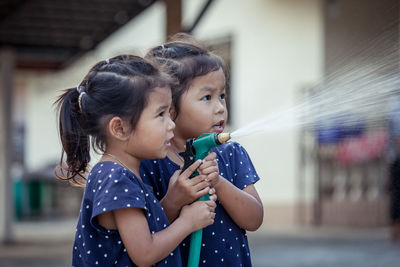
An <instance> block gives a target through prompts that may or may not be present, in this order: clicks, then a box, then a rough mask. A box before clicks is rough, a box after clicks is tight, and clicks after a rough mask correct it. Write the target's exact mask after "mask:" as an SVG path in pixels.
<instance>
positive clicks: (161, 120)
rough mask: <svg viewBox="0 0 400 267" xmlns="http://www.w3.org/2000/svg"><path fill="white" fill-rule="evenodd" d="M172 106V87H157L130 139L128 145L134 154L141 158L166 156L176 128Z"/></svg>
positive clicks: (151, 94) (150, 96)
mask: <svg viewBox="0 0 400 267" xmlns="http://www.w3.org/2000/svg"><path fill="white" fill-rule="evenodd" d="M170 108H171V90H170V88H169V87H163V88H159V87H158V88H155V89H154V91H153V92H152V93H150V95H149V96H148V103H147V106H146V107H145V109H144V110H143V112H142V114H141V116H140V118H139V121H138V123H137V124H136V127H135V129H134V130H133V132H132V134H131V137H130V139H129V143H128V147H129V150H130V151H133V152H132V153H131V154H133V156H135V157H136V158H140V159H143V158H148V159H155V158H164V157H166V155H167V150H168V147H169V146H170V145H171V143H170V141H171V139H172V138H173V137H174V134H173V130H174V128H175V123H174V122H173V121H172V120H171V117H170Z"/></svg>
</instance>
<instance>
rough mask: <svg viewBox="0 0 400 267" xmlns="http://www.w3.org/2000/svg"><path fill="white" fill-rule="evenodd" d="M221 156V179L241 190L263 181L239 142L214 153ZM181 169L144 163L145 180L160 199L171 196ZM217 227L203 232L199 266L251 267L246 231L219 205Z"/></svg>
mask: <svg viewBox="0 0 400 267" xmlns="http://www.w3.org/2000/svg"><path fill="white" fill-rule="evenodd" d="M212 151H213V152H215V153H216V154H217V161H218V166H219V171H220V175H221V176H222V177H224V178H225V179H227V180H228V181H230V182H231V183H232V184H234V185H235V186H236V187H238V188H240V189H244V188H245V187H246V186H248V185H250V184H253V183H255V182H256V181H258V180H259V177H258V175H257V173H256V170H255V169H254V166H253V164H252V162H251V160H250V158H249V155H248V154H247V152H246V150H245V149H244V148H243V147H242V146H241V145H240V144H238V143H236V142H228V143H226V144H222V145H220V146H218V147H216V148H213V149H212ZM177 169H179V166H178V165H177V164H175V163H174V162H173V161H171V160H170V159H169V158H164V159H158V160H143V161H142V164H141V177H142V178H143V181H144V182H145V183H149V184H150V185H152V186H153V188H154V190H155V192H156V197H157V198H158V199H161V198H162V197H163V196H164V195H165V193H166V192H167V188H168V182H169V178H170V177H171V176H172V174H173V173H174V172H175V171H176V170H177ZM215 212H216V217H215V220H214V224H213V225H210V226H208V227H206V228H204V229H203V239H202V247H201V252H200V264H199V266H229V267H234V266H251V258H250V251H249V245H248V242H247V236H246V231H245V230H243V229H241V228H240V227H239V226H237V225H236V224H235V223H234V222H233V220H232V219H231V218H230V216H229V215H228V213H227V212H226V211H225V209H224V207H223V206H222V205H221V203H219V202H218V201H217V208H216V211H215ZM189 246H190V237H188V238H186V239H185V240H184V241H183V242H182V243H181V245H180V247H181V249H182V250H181V252H182V260H183V265H184V266H187V259H188V255H189Z"/></svg>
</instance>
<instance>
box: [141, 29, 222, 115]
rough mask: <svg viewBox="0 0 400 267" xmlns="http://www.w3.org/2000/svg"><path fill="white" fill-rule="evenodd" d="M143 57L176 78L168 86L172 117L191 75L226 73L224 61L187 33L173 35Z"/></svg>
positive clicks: (192, 77)
mask: <svg viewBox="0 0 400 267" xmlns="http://www.w3.org/2000/svg"><path fill="white" fill-rule="evenodd" d="M145 58H147V59H150V60H152V61H154V62H155V63H156V64H157V65H159V66H162V67H163V68H165V70H166V72H167V73H168V74H169V75H170V76H171V77H172V78H174V79H175V80H176V83H175V84H174V85H172V86H171V89H172V105H173V107H174V110H175V116H174V119H176V117H177V116H178V113H179V100H180V98H181V96H182V94H183V93H184V92H185V91H186V90H188V89H189V87H190V84H191V82H192V81H193V79H194V78H196V77H198V76H202V75H206V74H208V73H210V72H213V71H217V70H219V69H222V70H223V71H224V73H225V75H226V74H227V73H226V67H225V65H224V62H223V60H222V59H221V58H220V57H219V56H217V55H215V54H213V53H212V52H211V51H209V50H208V49H207V48H206V47H205V46H204V45H202V44H201V43H199V42H198V41H197V40H196V39H194V38H193V37H192V36H191V35H189V34H186V33H177V34H175V35H173V36H172V37H171V38H170V40H169V41H168V42H167V43H165V44H163V45H160V46H157V47H154V48H152V49H151V50H150V51H149V52H148V53H147V54H146V56H145Z"/></svg>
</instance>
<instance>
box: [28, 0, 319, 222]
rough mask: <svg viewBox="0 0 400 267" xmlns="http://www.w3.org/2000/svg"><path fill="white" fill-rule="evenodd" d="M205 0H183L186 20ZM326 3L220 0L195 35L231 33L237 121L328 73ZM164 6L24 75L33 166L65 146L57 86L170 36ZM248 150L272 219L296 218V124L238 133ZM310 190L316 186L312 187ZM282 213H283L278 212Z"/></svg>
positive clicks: (281, 103) (289, 99) (290, 98)
mask: <svg viewBox="0 0 400 267" xmlns="http://www.w3.org/2000/svg"><path fill="white" fill-rule="evenodd" d="M199 2H200V1H195V0H187V1H184V18H183V20H184V23H185V24H189V23H190V21H191V19H193V18H194V16H195V14H196V12H197V10H198V8H199V7H200V6H201V5H200V4H199ZM321 6H322V4H321V1H320V0H268V1H266V0H251V1H239V0H219V1H214V3H213V4H212V5H211V7H210V9H209V10H208V11H207V13H206V14H205V16H204V18H203V20H202V21H201V22H200V24H199V25H198V28H197V29H196V30H195V32H194V35H195V36H196V37H198V38H199V39H201V40H211V39H213V38H220V37H224V36H231V37H232V70H231V74H232V93H231V97H232V101H233V102H232V116H233V117H232V118H233V121H232V125H230V129H232V130H234V129H238V128H240V127H242V126H244V125H246V124H247V123H248V122H251V121H253V120H256V119H259V118H263V117H264V116H265V115H267V114H269V113H271V112H273V111H276V110H277V109H282V108H283V107H285V106H286V107H287V106H290V105H292V104H293V103H294V101H295V99H294V98H295V95H296V94H297V93H298V90H300V89H301V88H302V87H304V86H307V85H309V84H313V83H315V82H317V81H318V80H319V79H320V77H321V73H322V8H321ZM164 12H165V11H164V7H163V3H162V2H158V3H156V4H155V5H153V6H152V7H151V8H150V9H148V10H146V11H145V12H144V13H143V14H141V15H140V16H139V17H138V18H136V19H135V20H134V21H133V22H131V23H129V24H128V25H126V26H125V27H124V28H123V29H122V30H120V31H118V32H117V33H115V34H114V35H112V36H111V37H110V38H108V39H107V40H106V41H105V42H103V43H102V45H101V46H100V47H99V48H98V49H97V50H96V51H94V52H92V53H90V54H88V55H86V56H84V57H83V58H81V59H79V60H78V61H76V62H75V63H74V64H73V66H71V67H70V68H68V69H66V70H63V71H60V72H57V73H24V74H23V75H21V76H20V79H23V80H26V82H27V84H28V85H27V102H28V103H27V119H26V122H27V127H26V128H27V135H26V136H27V148H26V163H27V167H28V168H29V170H34V169H37V168H40V167H41V166H43V165H44V164H46V163H47V162H51V161H55V160H58V158H59V156H60V144H59V142H58V137H57V132H56V118H55V115H54V107H52V106H51V104H52V103H53V102H54V100H55V99H56V96H57V95H58V94H59V92H58V91H57V90H58V89H63V88H69V87H74V86H76V85H77V84H78V83H79V82H80V80H81V79H82V77H83V76H84V74H85V73H86V72H87V70H88V69H89V67H90V66H91V65H92V64H94V63H95V62H96V61H98V60H99V59H104V58H107V57H109V56H112V55H115V54H119V53H121V52H127V51H137V52H139V53H144V52H145V51H146V49H147V48H149V47H151V46H153V45H157V44H159V43H160V42H161V41H162V40H164V29H165V27H164V25H165V24H164V18H165V14H164ZM237 141H239V142H240V143H242V144H243V145H244V146H245V147H246V149H247V150H248V152H249V154H250V156H251V158H252V160H253V163H254V165H255V166H256V169H257V171H258V172H259V174H260V177H261V181H260V182H258V183H257V185H256V188H257V190H258V191H259V193H260V196H261V198H262V199H263V201H264V205H265V207H266V217H265V220H266V221H267V222H272V221H279V222H280V221H282V220H283V221H286V222H289V223H292V222H293V221H294V205H295V203H296V200H297V186H296V185H297V176H298V175H297V169H298V153H299V152H298V150H297V143H296V142H297V141H296V130H290V131H287V130H285V131H279V132H274V133H268V134H261V135H257V136H249V137H244V138H241V139H238V140H237ZM310 191H311V190H310ZM275 211H276V212H275Z"/></svg>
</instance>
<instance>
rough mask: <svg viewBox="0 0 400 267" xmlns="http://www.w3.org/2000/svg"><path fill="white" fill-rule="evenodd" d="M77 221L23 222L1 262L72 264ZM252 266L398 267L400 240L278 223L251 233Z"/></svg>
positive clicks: (10, 266)
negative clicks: (287, 225) (395, 241)
mask: <svg viewBox="0 0 400 267" xmlns="http://www.w3.org/2000/svg"><path fill="white" fill-rule="evenodd" d="M74 225H75V222H74V221H64V222H57V223H19V224H17V225H16V226H15V227H14V235H15V242H13V243H11V244H1V245H0V266H7V267H21V266H33V267H36V266H48V267H64V266H70V265H71V248H72V242H73V240H72V239H73V232H74V229H73V228H74ZM248 238H249V243H250V248H251V254H252V261H253V266H254V267H333V266H335V267H337V266H344V267H347V266H349V267H399V266H400V242H398V243H395V244H394V243H391V242H389V241H388V236H387V229H385V228H378V229H375V228H374V229H363V228H361V229H344V228H327V227H323V228H308V227H286V228H282V227H281V228H276V227H275V228H274V227H266V226H264V227H263V228H262V229H261V230H259V231H257V232H253V233H248Z"/></svg>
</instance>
